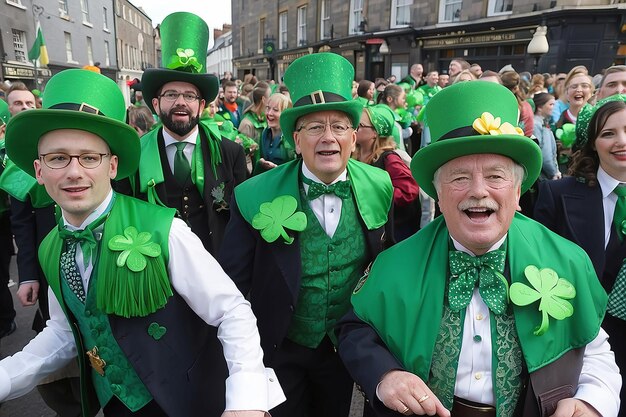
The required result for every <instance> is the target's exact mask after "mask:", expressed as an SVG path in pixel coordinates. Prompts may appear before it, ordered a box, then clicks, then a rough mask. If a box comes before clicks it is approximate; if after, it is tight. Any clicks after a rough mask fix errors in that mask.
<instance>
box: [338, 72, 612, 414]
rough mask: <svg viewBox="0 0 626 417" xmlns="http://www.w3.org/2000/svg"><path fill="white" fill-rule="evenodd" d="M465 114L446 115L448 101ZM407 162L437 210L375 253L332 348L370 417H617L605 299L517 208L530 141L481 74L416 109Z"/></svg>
mask: <svg viewBox="0 0 626 417" xmlns="http://www.w3.org/2000/svg"><path fill="white" fill-rule="evenodd" d="M451 108H454V109H463V110H462V111H457V112H453V113H450V111H449V109H451ZM425 111H426V118H427V119H428V122H429V125H430V129H431V134H432V138H433V143H432V144H431V145H429V146H427V147H426V148H423V149H421V150H420V151H419V152H418V153H417V154H416V155H415V157H414V158H413V161H412V163H411V170H412V172H413V175H414V177H415V179H416V180H417V182H418V183H419V184H420V187H421V188H422V189H423V190H424V191H425V192H426V193H427V194H428V195H430V196H431V197H433V198H434V199H436V200H438V203H439V207H440V209H441V213H442V216H440V217H439V218H437V219H435V220H434V221H433V222H432V223H430V224H429V225H428V226H427V227H425V228H423V229H422V230H421V231H420V232H419V233H417V234H416V235H414V236H412V237H410V238H408V239H406V240H404V241H403V242H401V243H399V244H397V245H395V246H394V247H393V248H391V249H389V250H388V251H385V252H383V253H382V254H380V255H379V256H378V258H377V259H376V261H375V262H374V264H373V266H372V268H371V270H370V272H369V275H366V276H365V277H363V279H362V280H361V281H360V282H359V284H358V285H357V289H356V290H355V291H354V293H353V296H352V306H353V311H352V312H350V313H349V314H348V315H346V317H344V318H343V319H342V321H341V322H340V324H339V353H340V355H341V357H342V359H343V361H344V363H345V364H346V367H347V368H348V370H349V372H350V373H351V375H352V377H353V378H354V380H355V381H356V382H357V384H359V385H360V386H361V387H363V390H364V391H365V393H366V395H367V399H368V401H369V403H370V404H371V405H372V406H373V408H374V409H375V411H376V412H377V414H378V415H380V416H388V415H389V416H391V415H412V414H417V415H425V414H427V415H435V414H436V415H438V416H440V417H445V416H450V415H453V416H455V417H472V416H479V415H480V416H484V417H495V416H498V417H512V416H525V417H531V416H542V417H548V416H557V417H572V416H576V417H580V416H616V415H617V412H618V408H619V390H620V386H621V378H620V375H619V370H618V368H617V366H616V364H615V357H614V355H613V352H612V351H611V350H610V346H609V343H608V336H607V334H606V332H605V331H604V330H603V329H602V328H601V327H600V325H601V323H602V318H603V315H604V311H605V307H606V303H607V296H606V293H605V292H604V290H603V289H602V287H601V286H600V284H599V281H598V279H597V278H596V277H595V272H594V269H593V265H592V264H591V261H590V259H589V257H588V256H587V255H586V254H585V253H584V251H583V250H582V249H581V248H580V247H578V246H576V245H575V244H573V243H571V242H569V241H567V240H565V239H563V238H561V237H560V236H558V235H556V234H554V233H552V232H551V231H549V230H548V229H547V228H545V227H543V226H542V225H540V224H539V223H537V222H535V221H533V220H531V219H529V218H527V217H524V216H523V215H521V214H519V213H516V210H518V209H519V198H520V195H521V194H522V193H523V192H525V191H526V190H528V188H529V187H530V186H531V185H532V184H533V182H534V181H535V180H536V179H537V177H538V175H539V172H540V170H541V164H542V158H541V151H540V149H539V147H538V146H537V145H536V144H535V143H534V142H533V141H532V140H530V139H528V138H527V137H524V136H523V132H522V131H521V129H520V128H519V127H514V126H515V125H516V124H517V117H518V111H517V100H516V98H515V97H514V96H513V94H512V93H511V92H509V91H508V90H507V89H506V88H505V87H503V86H501V85H498V84H494V83H488V82H483V81H475V82H471V83H460V84H455V85H452V86H450V87H448V88H446V89H444V90H443V91H441V92H440V93H437V95H435V96H434V97H433V98H432V99H431V100H430V102H429V103H428V106H426V110H425Z"/></svg>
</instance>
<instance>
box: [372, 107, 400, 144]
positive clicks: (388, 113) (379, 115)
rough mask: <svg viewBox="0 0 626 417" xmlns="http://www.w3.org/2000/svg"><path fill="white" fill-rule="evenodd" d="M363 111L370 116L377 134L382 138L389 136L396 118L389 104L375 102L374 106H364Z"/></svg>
mask: <svg viewBox="0 0 626 417" xmlns="http://www.w3.org/2000/svg"><path fill="white" fill-rule="evenodd" d="M365 111H366V112H367V115H368V116H369V117H370V120H371V121H372V125H373V126H374V129H376V133H377V134H378V136H380V137H382V138H386V137H389V136H391V134H392V132H393V127H394V125H395V123H396V118H395V113H394V112H393V110H391V108H390V107H389V106H387V105H386V104H377V105H375V106H369V107H365Z"/></svg>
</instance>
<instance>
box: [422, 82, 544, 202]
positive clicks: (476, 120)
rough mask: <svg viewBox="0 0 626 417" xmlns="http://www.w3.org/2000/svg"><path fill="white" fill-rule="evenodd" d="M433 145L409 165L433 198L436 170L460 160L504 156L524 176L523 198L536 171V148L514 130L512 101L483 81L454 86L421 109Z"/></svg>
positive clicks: (538, 159) (504, 90) (538, 162)
mask: <svg viewBox="0 0 626 417" xmlns="http://www.w3.org/2000/svg"><path fill="white" fill-rule="evenodd" d="M424 111H425V114H426V119H427V120H428V126H429V128H430V135H431V138H432V142H431V144H430V145H428V146H426V147H425V148H422V149H420V150H419V152H417V153H416V154H415V156H414V157H413V160H412V161H411V171H412V172H413V177H414V178H415V180H416V181H417V183H418V184H419V185H420V187H422V189H423V190H424V191H425V192H426V193H427V194H428V195H429V196H431V197H433V198H435V199H437V192H436V190H435V186H434V185H433V176H434V174H435V171H437V169H439V167H441V166H442V165H443V164H445V163H446V162H448V161H450V160H452V159H455V158H458V157H460V156H465V155H473V154H480V153H493V154H499V155H504V156H508V157H509V158H511V159H512V160H514V161H515V162H517V163H518V164H520V165H522V166H523V167H524V169H525V171H526V177H525V178H524V180H523V181H522V193H524V192H525V191H526V190H528V189H529V188H530V186H531V185H532V184H533V183H534V182H535V180H536V179H537V177H538V176H539V173H540V171H541V163H542V158H541V149H540V148H539V146H537V144H535V142H533V141H532V140H531V139H529V138H527V137H526V136H524V135H523V132H522V130H521V129H520V128H519V127H517V117H518V107H517V99H516V98H515V96H513V93H511V92H510V91H509V90H508V89H507V88H506V87H503V86H501V85H499V84H495V83H490V82H486V81H472V82H467V83H459V84H454V85H451V86H449V87H446V88H444V89H443V90H442V91H440V92H439V93H437V94H436V95H435V96H434V97H433V98H432V99H430V101H429V102H428V105H426V107H425V110H424Z"/></svg>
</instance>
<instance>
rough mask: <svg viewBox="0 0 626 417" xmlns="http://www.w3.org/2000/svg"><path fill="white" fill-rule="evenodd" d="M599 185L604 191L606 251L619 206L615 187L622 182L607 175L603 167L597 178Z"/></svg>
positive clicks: (600, 168) (599, 170)
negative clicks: (616, 209)
mask: <svg viewBox="0 0 626 417" xmlns="http://www.w3.org/2000/svg"><path fill="white" fill-rule="evenodd" d="M596 178H597V179H598V184H599V185H600V189H601V190H602V208H603V209H604V248H605V249H606V247H607V245H608V244H609V239H610V238H611V225H612V224H613V214H614V213H615V206H616V205H617V194H615V193H614V192H613V190H615V187H617V186H618V185H620V181H618V180H616V179H615V178H613V177H612V176H610V175H609V174H607V173H606V171H605V170H603V169H602V167H599V168H598V174H597V176H596Z"/></svg>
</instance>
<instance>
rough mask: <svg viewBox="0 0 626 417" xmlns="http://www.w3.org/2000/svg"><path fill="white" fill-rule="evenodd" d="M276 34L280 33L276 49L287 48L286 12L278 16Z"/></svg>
mask: <svg viewBox="0 0 626 417" xmlns="http://www.w3.org/2000/svg"><path fill="white" fill-rule="evenodd" d="M278 32H279V33H280V36H279V37H278V49H286V48H289V44H288V43H287V39H288V38H287V12H282V13H281V14H279V15H278Z"/></svg>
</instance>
